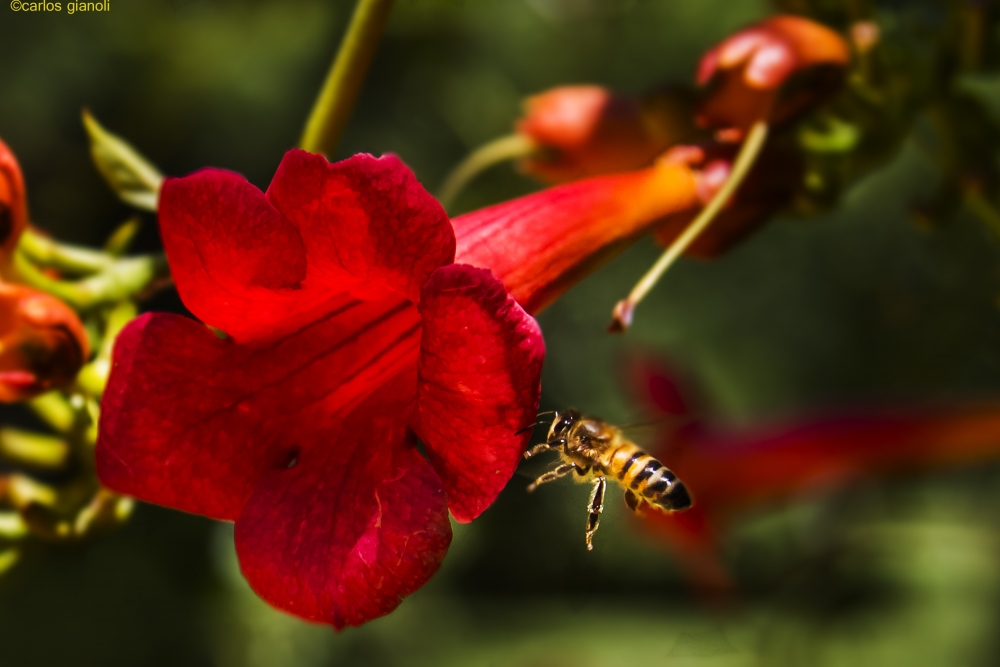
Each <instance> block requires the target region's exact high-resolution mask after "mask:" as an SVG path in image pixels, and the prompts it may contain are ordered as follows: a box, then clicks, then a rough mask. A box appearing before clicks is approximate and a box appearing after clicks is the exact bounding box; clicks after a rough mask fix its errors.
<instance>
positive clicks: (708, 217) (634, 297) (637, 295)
mask: <svg viewBox="0 0 1000 667" xmlns="http://www.w3.org/2000/svg"><path fill="white" fill-rule="evenodd" d="M766 139H767V122H766V121H763V120H759V121H757V122H756V123H754V124H753V126H752V127H751V128H750V131H749V132H748V133H747V137H746V140H745V141H744V142H743V146H741V147H740V152H739V154H738V155H737V156H736V161H735V162H734V163H733V168H732V171H730V172H729V178H727V179H726V182H725V183H723V184H722V187H721V188H719V191H718V192H716V193H715V196H713V197H712V200H711V201H710V202H708V205H706V206H705V208H703V209H702V210H701V213H699V214H698V217H697V218H695V219H694V221H693V222H692V223H691V224H690V225H688V227H687V229H685V230H684V232H683V233H682V234H681V235H680V236H678V237H677V238H676V239H675V240H674V242H673V243H672V244H670V247H669V248H667V249H666V250H665V251H664V253H663V254H662V255H661V256H660V259H658V260H657V261H656V264H654V265H653V267H652V268H651V269H650V270H649V271H647V272H646V275H644V276H643V277H642V278H641V279H640V280H639V282H638V283H636V285H635V287H633V288H632V291H631V292H630V293H629V295H628V297H627V298H625V299H622V300H621V301H619V302H618V304H617V305H615V309H614V312H613V314H612V319H611V324H610V325H609V326H608V331H613V332H622V331H625V330H626V329H628V327H629V326H630V325H631V324H632V315H633V313H634V311H635V307H636V306H637V305H638V304H639V302H640V301H642V299H643V297H645V296H646V295H647V294H648V293H649V291H650V290H651V289H653V286H654V285H655V284H656V282H657V281H658V280H659V279H660V277H661V276H662V275H663V274H664V273H665V272H666V270H667V269H669V268H670V265H671V264H673V263H674V262H675V261H676V260H677V258H678V257H680V256H681V253H683V252H684V251H685V250H687V248H688V246H690V245H691V244H692V243H693V242H694V240H695V239H696V238H698V235H699V234H701V233H702V232H703V231H705V229H706V228H707V227H708V225H709V223H711V222H712V220H714V219H715V216H716V215H717V214H718V213H719V211H720V210H722V207H723V206H724V205H725V204H726V202H728V201H729V199H730V197H732V196H733V193H735V192H736V189H737V188H739V186H740V183H742V182H743V179H744V178H745V177H746V175H747V174H748V173H749V172H750V169H751V167H753V164H754V161H756V159H757V156H758V155H760V149H761V148H762V147H763V146H764V141H765V140H766Z"/></svg>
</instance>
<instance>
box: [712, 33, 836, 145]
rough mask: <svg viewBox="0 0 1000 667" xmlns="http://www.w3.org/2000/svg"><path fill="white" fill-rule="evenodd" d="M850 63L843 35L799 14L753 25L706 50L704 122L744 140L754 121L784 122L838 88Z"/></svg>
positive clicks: (728, 136) (724, 135)
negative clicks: (708, 89)
mask: <svg viewBox="0 0 1000 667" xmlns="http://www.w3.org/2000/svg"><path fill="white" fill-rule="evenodd" d="M849 63H850V48H849V47H848V44H847V42H846V41H845V40H844V38H843V37H841V36H840V35H838V34H837V33H835V32H834V31H832V30H830V29H829V28H827V27H825V26H822V25H820V24H818V23H815V22H813V21H810V20H809V19H805V18H802V17H799V16H775V17H772V18H769V19H765V20H763V21H761V22H760V23H757V24H755V25H752V26H749V27H747V28H745V29H743V30H741V31H739V32H738V33H736V34H735V35H733V36H731V37H729V38H728V39H726V40H725V41H723V42H722V43H721V44H719V45H718V46H716V47H715V48H713V49H712V50H710V51H709V52H708V53H706V54H705V55H704V56H703V57H702V59H701V63H700V64H699V65H698V76H697V81H698V84H699V85H706V84H711V85H712V86H713V88H712V89H711V90H710V92H709V93H708V94H707V95H706V97H705V98H704V100H703V101H702V103H701V106H700V108H699V111H698V121H699V123H701V124H702V125H704V126H706V127H712V128H716V129H718V130H720V138H724V139H726V140H729V141H739V140H740V139H741V138H742V136H743V134H744V133H745V132H746V131H747V130H748V129H749V128H750V126H751V125H753V123H754V122H756V121H760V120H764V121H767V122H768V123H769V124H771V125H778V124H780V123H783V122H786V121H788V120H790V119H791V118H793V117H795V116H797V115H798V114H800V113H802V112H803V111H805V110H807V109H809V108H811V107H812V106H814V105H815V104H818V103H819V102H821V101H822V100H824V99H826V98H827V97H828V96H829V95H830V94H831V93H833V92H835V91H836V90H837V88H838V86H839V85H840V83H841V81H842V80H843V77H844V72H845V70H846V67H847V65H848V64H849Z"/></svg>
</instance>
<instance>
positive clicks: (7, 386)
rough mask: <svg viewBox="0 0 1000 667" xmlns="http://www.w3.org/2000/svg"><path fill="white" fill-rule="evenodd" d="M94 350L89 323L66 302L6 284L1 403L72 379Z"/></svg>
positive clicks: (0, 287)
mask: <svg viewBox="0 0 1000 667" xmlns="http://www.w3.org/2000/svg"><path fill="white" fill-rule="evenodd" d="M89 353H90V350H89V345H88V342H87V336H86V333H85V332H84V329H83V324H82V323H81V322H80V319H79V318H78V317H77V315H76V313H74V312H73V311H72V310H71V309H70V308H69V307H68V306H67V305H66V304H64V303H63V302H62V301H59V300H58V299H56V298H55V297H53V296H50V295H48V294H44V293H42V292H36V291H35V290H32V289H30V288H28V287H24V286H21V285H11V284H8V283H0V402H4V403H13V402H17V401H24V400H27V399H30V398H33V397H34V396H37V395H38V394H41V393H44V392H46V391H49V390H51V389H56V388H58V387H62V386H65V385H67V384H69V383H70V382H72V381H73V379H74V378H75V377H76V374H77V372H78V371H79V370H80V367H81V366H82V365H83V363H84V361H86V359H87V356H88V355H89Z"/></svg>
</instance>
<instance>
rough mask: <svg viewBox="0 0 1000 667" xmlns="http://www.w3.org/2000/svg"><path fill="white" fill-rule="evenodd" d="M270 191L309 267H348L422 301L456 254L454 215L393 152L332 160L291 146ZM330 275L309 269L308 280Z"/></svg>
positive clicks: (327, 269)
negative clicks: (299, 241)
mask: <svg viewBox="0 0 1000 667" xmlns="http://www.w3.org/2000/svg"><path fill="white" fill-rule="evenodd" d="M267 197H268V199H270V200H271V202H272V203H273V204H274V205H275V207H276V208H278V209H279V210H280V211H281V212H282V213H284V214H285V216H286V217H287V218H288V219H289V220H290V221H291V222H292V223H293V224H295V225H296V226H297V227H298V229H299V232H300V233H301V234H302V239H303V241H304V242H305V244H306V248H307V249H308V253H309V264H310V271H312V269H313V267H316V268H317V269H318V270H319V271H320V272H321V273H328V272H330V271H331V270H333V271H334V273H335V274H336V271H337V270H346V271H347V272H348V273H349V274H350V275H352V276H354V277H356V278H359V279H362V280H364V281H366V282H368V283H376V284H378V285H380V286H383V287H388V288H391V289H395V290H397V291H399V292H401V293H402V294H404V295H405V296H406V297H407V298H408V299H410V300H411V301H413V302H416V301H418V300H419V299H420V288H421V286H422V285H423V284H424V283H425V282H426V281H427V278H429V277H430V275H431V273H432V272H433V271H434V269H436V268H438V267H439V266H443V265H445V264H450V263H451V262H452V260H454V258H455V233H454V232H453V231H452V228H451V222H449V220H448V215H447V214H446V213H445V212H444V209H443V208H442V207H441V204H439V203H438V201H437V200H436V199H434V197H432V196H431V195H430V194H429V193H428V192H427V191H426V190H425V189H424V188H423V186H421V185H420V183H419V182H418V181H417V179H416V177H415V176H414V175H413V172H412V171H410V170H409V168H407V167H406V165H404V164H403V163H402V162H401V161H400V159H399V158H397V157H396V156H395V155H386V156H383V157H381V158H375V157H372V156H371V155H364V154H361V155H355V156H354V157H352V158H350V159H347V160H344V161H342V162H337V163H335V164H330V163H329V162H327V161H326V158H324V157H323V156H322V155H316V154H313V153H307V152H305V151H302V150H291V151H289V152H288V153H286V154H285V157H284V159H283V160H282V161H281V164H280V165H279V166H278V171H277V172H276V173H275V174H274V179H272V181H271V187H269V188H268V190H267ZM329 279H330V278H329V276H323V277H322V278H320V277H319V276H313V275H312V274H310V283H312V282H314V281H317V280H329Z"/></svg>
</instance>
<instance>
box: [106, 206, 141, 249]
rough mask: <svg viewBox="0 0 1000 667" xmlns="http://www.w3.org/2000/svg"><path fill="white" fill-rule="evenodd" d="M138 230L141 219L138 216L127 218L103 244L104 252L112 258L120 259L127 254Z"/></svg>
mask: <svg viewBox="0 0 1000 667" xmlns="http://www.w3.org/2000/svg"><path fill="white" fill-rule="evenodd" d="M140 229H142V218H140V217H139V216H134V217H131V218H129V219H128V220H126V221H125V222H123V223H122V225H121V226H120V227H119V228H118V229H116V230H115V231H114V232H113V233H112V234H111V236H110V237H109V238H108V240H107V242H106V243H105V244H104V251H105V252H106V253H108V254H109V255H112V256H114V257H121V256H122V255H124V254H125V253H126V252H128V249H129V247H131V245H132V241H134V240H135V237H136V235H138V233H139V230H140Z"/></svg>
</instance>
